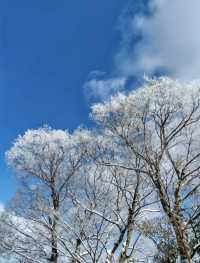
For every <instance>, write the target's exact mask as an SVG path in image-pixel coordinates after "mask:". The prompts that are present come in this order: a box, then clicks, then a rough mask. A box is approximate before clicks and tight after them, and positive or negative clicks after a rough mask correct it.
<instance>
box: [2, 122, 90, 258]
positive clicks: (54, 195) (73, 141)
mask: <svg viewBox="0 0 200 263" xmlns="http://www.w3.org/2000/svg"><path fill="white" fill-rule="evenodd" d="M85 135H86V133H85V134H83V133H81V131H80V130H77V131H76V132H75V133H74V134H73V135H70V134H69V133H68V132H66V131H61V130H52V129H51V128H49V127H44V128H40V129H38V130H29V131H27V132H26V133H25V134H24V135H23V136H19V137H18V139H17V140H16V141H15V143H14V145H13V147H12V148H11V149H10V150H9V151H8V152H7V161H8V163H9V165H11V166H12V167H14V169H15V170H16V171H17V172H18V174H19V175H20V176H21V178H23V182H24V186H25V187H24V188H23V189H22V190H21V191H20V192H18V195H17V196H16V198H15V202H14V205H15V207H16V209H15V211H16V216H18V217H21V218H25V220H26V221H27V222H28V223H27V226H29V227H30V226H31V228H35V229H37V230H38V231H35V232H38V234H39V238H38V237H37V235H36V236H34V235H32V234H29V233H27V231H24V237H26V242H27V238H28V239H29V242H30V245H31V244H32V242H33V241H34V242H36V243H37V242H38V243H39V244H41V246H43V250H44V251H45V250H46V251H48V253H47V252H46V253H45V254H44V257H43V258H44V259H45V260H47V261H49V262H54V263H57V262H58V257H59V254H60V255H61V256H62V255H63V254H64V252H63V251H62V248H61V247H60V246H59V233H60V231H61V229H60V228H59V226H58V221H59V220H60V218H59V216H61V214H62V211H63V210H65V209H66V208H67V197H68V192H69V189H70V187H72V185H73V183H74V182H75V181H76V180H75V177H76V175H77V174H78V171H79V169H80V167H81V165H82V159H83V152H82V147H81V144H82V143H83V140H84V139H85V138H86V137H87V136H85ZM68 209H69V207H68ZM13 227H14V226H13ZM16 228H17V226H16ZM35 234H36V233H35ZM28 235H29V236H28ZM21 242H22V241H21ZM42 242H43V243H42ZM21 246H22V244H21ZM14 252H16V251H14ZM26 252H27V257H28V253H29V252H31V250H30V251H26ZM38 256H39V257H40V260H41V261H42V257H41V255H38ZM34 260H36V259H34ZM41 261H40V262H41ZM34 262H36V261H34Z"/></svg>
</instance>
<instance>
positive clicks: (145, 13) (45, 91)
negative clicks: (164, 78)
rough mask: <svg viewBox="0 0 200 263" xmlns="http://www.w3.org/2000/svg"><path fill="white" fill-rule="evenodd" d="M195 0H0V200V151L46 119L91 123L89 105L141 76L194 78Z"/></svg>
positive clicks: (2, 194) (0, 162)
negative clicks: (19, 135) (163, 75)
mask: <svg viewBox="0 0 200 263" xmlns="http://www.w3.org/2000/svg"><path fill="white" fill-rule="evenodd" d="M199 10H200V1H199V0H190V1H188V0H57V1H56V0H6V1H4V0H0V124H1V126H0V127H1V128H0V177H1V180H0V182H1V183H0V203H1V202H2V203H5V202H6V201H8V200H9V199H10V198H11V197H12V195H13V194H14V191H15V189H16V187H17V181H16V179H15V176H13V174H12V172H11V171H10V170H9V169H8V168H7V167H6V165H5V162H4V153H5V151H6V150H8V149H9V148H10V146H11V143H12V142H13V140H14V139H15V138H16V137H17V136H18V134H23V133H24V132H25V131H26V130H27V129H28V128H37V127H40V126H42V125H43V124H49V125H50V126H52V127H53V128H60V129H69V130H70V131H73V129H75V128H76V127H78V126H79V125H85V126H90V125H91V123H90V121H89V119H88V113H89V109H90V105H91V103H92V102H94V101H95V100H102V99H107V98H108V97H109V96H110V95H111V94H113V93H116V92H117V91H124V90H127V89H129V88H131V89H132V88H134V87H135V86H138V85H140V84H141V83H142V82H143V75H144V74H146V75H150V76H152V75H153V76H154V75H160V74H167V75H169V76H171V77H174V78H180V79H195V78H198V79H199V78H200V35H199V28H200V16H199Z"/></svg>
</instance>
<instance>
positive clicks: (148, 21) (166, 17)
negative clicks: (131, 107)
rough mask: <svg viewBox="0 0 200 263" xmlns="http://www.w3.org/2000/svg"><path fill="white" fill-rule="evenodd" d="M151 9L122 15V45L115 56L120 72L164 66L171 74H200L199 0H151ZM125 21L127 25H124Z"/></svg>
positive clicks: (134, 72)
mask: <svg viewBox="0 0 200 263" xmlns="http://www.w3.org/2000/svg"><path fill="white" fill-rule="evenodd" d="M149 3H150V4H149V6H148V9H149V12H150V13H151V15H149V13H148V15H147V12H144V13H142V12H139V13H137V12H136V13H134V12H133V13H132V15H131V16H127V14H126V13H125V15H124V16H123V17H122V19H121V25H122V26H121V39H122V41H121V47H120V50H119V52H118V54H116V57H115V62H116V63H115V65H116V68H117V70H118V72H119V74H120V75H125V76H136V75H138V74H144V73H146V74H148V75H149V74H154V73H155V72H157V71H160V70H161V69H164V70H165V71H166V72H168V73H169V75H171V76H172V77H178V78H186V79H191V78H199V76H200V34H199V28H200V16H199V10H200V1H199V0H190V1H188V0H152V1H149ZM124 24H125V25H126V28H124Z"/></svg>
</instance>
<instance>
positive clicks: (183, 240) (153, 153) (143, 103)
mask: <svg viewBox="0 0 200 263" xmlns="http://www.w3.org/2000/svg"><path fill="white" fill-rule="evenodd" d="M199 98H200V84H199V83H198V82H189V83H182V82H179V81H175V80H172V79H169V78H159V79H153V80H149V81H147V83H146V84H145V85H144V86H142V87H141V88H139V89H137V90H134V91H132V92H130V93H129V94H128V95H124V94H119V95H117V96H115V97H112V98H111V99H110V101H108V102H105V103H100V104H96V105H94V106H93V108H92V116H93V119H94V120H95V121H96V122H97V123H98V125H99V126H100V127H101V129H102V130H104V131H105V132H106V134H107V135H108V136H110V139H111V138H114V139H115V141H116V140H117V141H118V144H119V145H120V147H121V148H122V147H123V149H125V150H126V151H127V152H129V155H128V158H124V160H122V161H121V166H123V167H126V169H129V170H133V171H135V172H137V171H138V170H139V171H140V172H141V173H143V175H145V176H146V177H147V178H149V183H151V184H152V186H153V187H154V189H155V191H156V193H157V196H158V199H159V201H160V205H161V207H162V209H163V211H164V212H165V214H166V215H167V217H168V219H169V222H170V223H171V225H172V227H173V230H174V232H175V236H176V241H177V247H178V251H179V255H180V258H181V262H189V263H190V262H192V257H193V256H194V255H195V252H196V250H197V248H198V247H199V244H198V245H196V246H194V247H193V248H191V247H190V238H191V235H192V224H193V222H194V221H195V220H196V218H197V217H199V215H200V207H199V201H198V200H199V187H200V179H199V172H200V165H199V161H200V133H199V131H200V105H199ZM123 152H124V151H123ZM136 158H139V160H140V161H141V163H142V167H140V168H139V169H138V168H137V167H132V166H129V163H127V159H128V160H135V159H136ZM109 165H113V166H115V165H116V163H115V162H113V163H110V164H109Z"/></svg>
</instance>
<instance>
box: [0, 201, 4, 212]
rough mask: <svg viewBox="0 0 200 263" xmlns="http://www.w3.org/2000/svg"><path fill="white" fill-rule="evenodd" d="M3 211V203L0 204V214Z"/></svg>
mask: <svg viewBox="0 0 200 263" xmlns="http://www.w3.org/2000/svg"><path fill="white" fill-rule="evenodd" d="M4 210H5V206H4V204H3V203H0V213H2V212H3V211H4Z"/></svg>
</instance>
